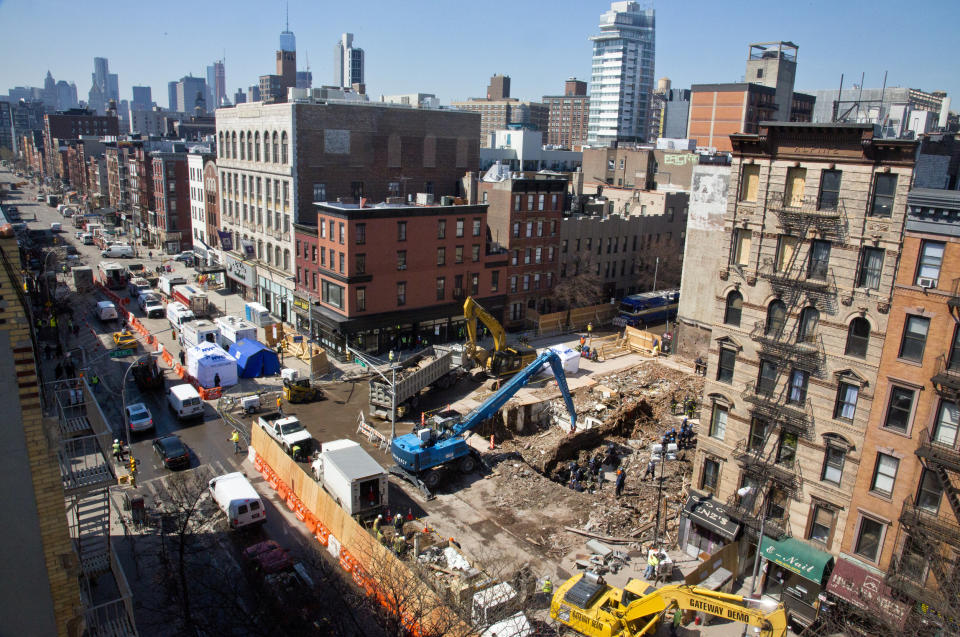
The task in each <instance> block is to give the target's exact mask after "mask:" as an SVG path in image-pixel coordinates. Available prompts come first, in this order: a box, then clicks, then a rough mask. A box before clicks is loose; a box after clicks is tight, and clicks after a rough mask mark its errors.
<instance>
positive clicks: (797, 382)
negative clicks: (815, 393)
mask: <svg viewBox="0 0 960 637" xmlns="http://www.w3.org/2000/svg"><path fill="white" fill-rule="evenodd" d="M809 382H810V372H806V371H804V370H802V369H795V370H793V371H792V372H790V394H789V396H788V397H787V402H788V403H791V404H794V405H803V404H804V403H805V402H806V401H807V384H808V383H809Z"/></svg>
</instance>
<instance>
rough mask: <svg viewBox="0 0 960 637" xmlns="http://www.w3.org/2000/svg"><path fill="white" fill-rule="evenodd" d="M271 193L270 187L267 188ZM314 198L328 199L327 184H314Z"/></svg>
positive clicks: (315, 199) (316, 199)
mask: <svg viewBox="0 0 960 637" xmlns="http://www.w3.org/2000/svg"><path fill="white" fill-rule="evenodd" d="M269 193H270V189H269V188H268V189H267V194H269ZM313 200H314V201H326V200H327V184H313Z"/></svg>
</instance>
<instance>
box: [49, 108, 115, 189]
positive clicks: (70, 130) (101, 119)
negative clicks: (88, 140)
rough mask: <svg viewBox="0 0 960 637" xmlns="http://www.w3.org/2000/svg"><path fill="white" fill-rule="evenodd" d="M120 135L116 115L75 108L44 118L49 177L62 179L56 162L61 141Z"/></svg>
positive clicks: (50, 114)
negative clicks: (82, 136) (82, 137)
mask: <svg viewBox="0 0 960 637" xmlns="http://www.w3.org/2000/svg"><path fill="white" fill-rule="evenodd" d="M118 133H119V120H118V119H117V116H116V115H115V114H114V115H97V114H96V113H94V112H93V111H88V110H85V109H82V108H75V109H71V110H69V111H64V112H61V113H48V114H47V115H44V116H43V148H44V156H45V157H46V160H47V166H46V174H47V176H48V177H53V178H58V179H59V178H60V177H61V176H62V175H61V172H60V170H59V164H58V163H56V162H55V161H54V159H55V157H56V156H57V151H58V148H59V144H60V143H59V140H62V139H63V140H66V139H78V138H79V137H80V136H81V135H93V136H95V137H103V136H105V135H117V134H118Z"/></svg>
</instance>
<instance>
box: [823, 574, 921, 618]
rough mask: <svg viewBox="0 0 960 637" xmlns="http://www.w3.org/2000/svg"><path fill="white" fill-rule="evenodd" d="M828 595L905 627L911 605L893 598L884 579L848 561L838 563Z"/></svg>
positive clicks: (828, 587) (830, 582)
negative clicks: (830, 594)
mask: <svg viewBox="0 0 960 637" xmlns="http://www.w3.org/2000/svg"><path fill="white" fill-rule="evenodd" d="M827 592H828V593H832V594H833V595H836V596H837V597H839V598H840V599H842V600H844V601H847V602H849V603H851V604H853V605H854V606H856V607H857V608H860V609H862V610H869V611H871V612H873V611H875V612H877V613H879V614H880V615H882V618H883V619H884V620H885V621H886V622H887V623H889V624H891V625H893V626H896V627H897V628H902V627H903V624H904V622H905V621H906V620H907V616H908V615H909V613H910V606H909V605H908V604H905V603H903V602H900V601H897V600H896V599H894V598H893V595H892V593H893V591H892V590H891V588H890V587H889V586H887V585H886V584H885V583H884V581H883V576H882V575H879V574H875V573H871V572H870V571H868V570H866V569H864V568H861V567H859V566H857V565H856V564H854V563H852V562H848V561H847V560H837V564H836V566H834V567H833V573H831V574H830V581H828V582H827Z"/></svg>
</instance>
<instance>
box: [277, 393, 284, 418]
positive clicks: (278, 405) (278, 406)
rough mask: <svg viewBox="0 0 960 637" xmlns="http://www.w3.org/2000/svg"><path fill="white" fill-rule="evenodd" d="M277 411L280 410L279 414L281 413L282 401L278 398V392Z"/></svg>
mask: <svg viewBox="0 0 960 637" xmlns="http://www.w3.org/2000/svg"><path fill="white" fill-rule="evenodd" d="M277 411H278V412H280V415H281V416H282V415H283V403H282V402H281V400H280V394H277Z"/></svg>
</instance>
